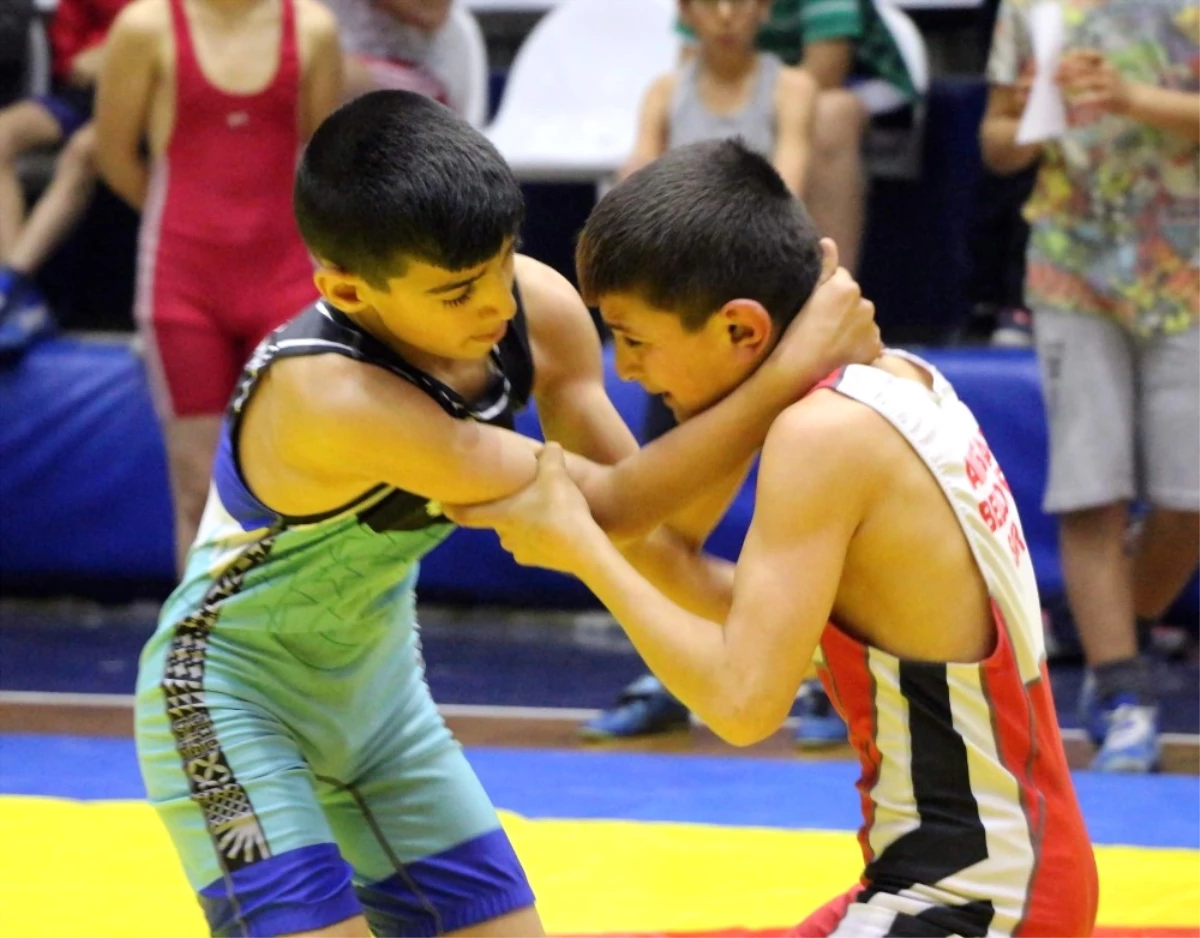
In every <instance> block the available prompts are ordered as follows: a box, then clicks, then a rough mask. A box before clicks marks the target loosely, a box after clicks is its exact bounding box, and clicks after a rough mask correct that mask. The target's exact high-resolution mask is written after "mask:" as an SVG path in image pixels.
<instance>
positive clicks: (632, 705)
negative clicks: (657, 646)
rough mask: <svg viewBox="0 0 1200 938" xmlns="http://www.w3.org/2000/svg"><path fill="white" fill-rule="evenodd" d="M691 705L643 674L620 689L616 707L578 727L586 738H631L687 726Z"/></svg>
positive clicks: (649, 676)
mask: <svg viewBox="0 0 1200 938" xmlns="http://www.w3.org/2000/svg"><path fill="white" fill-rule="evenodd" d="M690 720H691V715H690V714H689V712H688V708H687V707H685V706H684V705H683V704H681V703H680V702H679V701H678V700H676V699H675V698H674V697H672V696H671V694H670V693H669V692H668V691H667V689H666V688H665V687H663V686H662V684H661V683H660V682H659V680H658V678H656V677H654V676H653V675H651V674H646V675H643V676H642V677H639V678H638V679H637V680H636V681H634V682H633V683H632V684H630V685H629V686H628V687H626V688H625V690H623V691H622V692H621V696H620V699H618V700H617V704H616V706H615V707H611V708H610V709H608V710H605V711H604V712H603V713H601V714H600V715H599V716H598V717H594V718H592V719H591V720H588V721H587V722H586V723H583V724H581V725H580V727H579V735H580V736H582V737H583V738H584V739H586V740H603V739H629V738H632V737H635V736H652V735H654V734H655V733H667V732H670V731H671V730H680V729H686V728H687V727H688V725H689V723H690Z"/></svg>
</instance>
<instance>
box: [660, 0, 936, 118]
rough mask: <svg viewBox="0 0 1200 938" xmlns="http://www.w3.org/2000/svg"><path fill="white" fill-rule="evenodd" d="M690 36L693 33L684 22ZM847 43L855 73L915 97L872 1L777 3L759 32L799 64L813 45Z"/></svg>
mask: <svg viewBox="0 0 1200 938" xmlns="http://www.w3.org/2000/svg"><path fill="white" fill-rule="evenodd" d="M678 29H679V31H680V33H681V34H683V35H684V36H688V37H690V36H692V31H691V30H690V29H689V28H688V27H687V26H686V25H685V24H683V23H679V25H678ZM836 39H847V40H849V41H850V42H852V43H853V44H854V74H855V75H859V76H867V77H870V78H881V79H883V80H884V81H886V82H888V83H889V84H891V85H894V86H895V87H896V88H897V89H899V90H900V91H901V92H902V93H903V94H904V95H905V96H906V97H909V98H915V97H916V96H917V95H916V90H915V89H914V88H913V83H912V79H911V78H910V77H909V74H908V69H907V68H906V67H905V65H904V57H903V56H901V54H900V49H899V48H898V47H897V45H896V41H895V40H894V39H893V38H892V34H891V33H890V32H888V28H887V26H885V25H884V22H883V20H882V19H880V17H879V13H878V11H877V10H876V9H875V4H874V3H873V2H872V0H774V2H773V3H772V4H771V16H770V19H768V20H767V22H766V23H765V24H764V25H763V28H762V29H761V30H759V33H758V48H759V49H760V50H761V51H763V52H773V53H774V54H775V55H777V56H779V57H780V58H781V59H783V61H784V62H786V63H787V64H788V65H798V64H799V63H800V57H801V55H802V53H803V51H804V44H805V43H808V42H827V41H830V40H836Z"/></svg>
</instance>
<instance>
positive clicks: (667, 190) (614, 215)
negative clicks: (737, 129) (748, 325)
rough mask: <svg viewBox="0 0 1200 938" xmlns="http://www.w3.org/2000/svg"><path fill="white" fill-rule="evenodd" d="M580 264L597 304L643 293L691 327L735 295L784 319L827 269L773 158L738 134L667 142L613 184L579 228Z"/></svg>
mask: <svg viewBox="0 0 1200 938" xmlns="http://www.w3.org/2000/svg"><path fill="white" fill-rule="evenodd" d="M575 267H576V271H577V273H578V276H579V286H580V292H581V293H582V294H583V297H584V299H585V300H586V301H587V302H588V304H590V305H593V306H594V305H596V303H597V302H598V301H599V299H600V298H601V297H602V296H604V295H606V294H609V293H636V294H638V295H639V296H641V297H642V298H643V299H645V300H646V301H647V302H649V303H650V304H652V305H653V306H656V307H658V308H660V309H663V310H667V311H669V312H672V313H675V314H676V315H678V316H679V318H680V319H681V320H682V322H683V326H684V328H685V329H688V330H697V329H700V328H701V327H703V325H704V323H705V322H706V321H707V320H708V318H709V317H710V316H711V315H712V314H713V313H715V312H716V311H717V310H719V309H720V308H721V307H722V306H724V305H725V304H726V303H727V302H729V301H730V300H733V299H739V298H742V299H752V300H757V301H758V302H759V303H762V305H763V306H764V307H765V308H766V309H767V311H768V312H769V313H770V315H771V319H772V320H773V321H774V322H775V323H776V324H777V325H779V326H781V327H782V326H786V325H787V323H789V322H791V320H792V319H793V318H794V317H795V315H796V313H798V312H799V311H800V308H801V307H802V306H803V305H804V303H805V302H806V301H807V300H808V297H809V296H810V295H811V294H812V291H813V289H814V288H815V287H816V285H817V281H818V279H819V278H820V274H821V248H820V239H819V237H818V235H817V230H816V228H815V226H814V225H813V222H812V219H811V218H810V217H809V215H808V212H807V210H806V209H805V208H804V205H803V203H801V202H800V200H799V199H797V198H796V197H795V196H793V195H792V193H791V192H790V191H789V190H788V188H787V186H786V185H784V182H783V180H782V179H781V178H780V177H779V174H778V173H777V172H775V169H774V168H773V167H772V166H771V164H770V163H769V162H767V160H765V159H763V158H762V157H761V156H759V155H758V154H756V153H754V152H752V151H750V150H749V149H747V148H746V147H745V146H744V145H743V144H742V143H741V141H738V140H721V141H706V142H703V143H695V144H691V145H689V146H683V147H679V148H677V149H674V150H669V151H667V152H666V153H665V154H663V155H662V156H661V157H659V158H658V159H657V160H655V161H654V162H653V163H651V164H650V165H648V166H646V167H645V168H643V169H641V170H639V171H638V172H636V173H634V174H633V175H632V176H630V177H629V178H628V179H626V180H625V181H624V182H622V183H620V185H618V186H616V187H615V188H614V189H612V190H611V191H610V192H609V193H608V194H607V195H605V196H604V198H603V199H601V200H600V202H599V204H598V205H597V206H596V207H595V209H594V210H593V211H592V214H591V216H590V217H589V218H588V220H587V224H586V225H585V226H584V229H583V232H582V233H581V234H580V236H579V243H578V245H577V247H576V251H575Z"/></svg>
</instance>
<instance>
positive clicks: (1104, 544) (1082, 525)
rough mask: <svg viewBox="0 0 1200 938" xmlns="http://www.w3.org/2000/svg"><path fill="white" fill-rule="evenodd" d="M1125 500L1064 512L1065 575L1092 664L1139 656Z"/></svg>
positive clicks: (1061, 522) (1061, 533)
mask: <svg viewBox="0 0 1200 938" xmlns="http://www.w3.org/2000/svg"><path fill="white" fill-rule="evenodd" d="M1128 517H1129V509H1128V506H1126V504H1125V503H1124V502H1120V503H1117V504H1115V505H1105V506H1103V507H1101V508H1090V509H1086V510H1084V511H1075V512H1070V513H1068V514H1064V515H1060V516H1059V519H1058V523H1059V539H1060V544H1061V553H1062V568H1063V580H1064V581H1065V584H1066V588H1067V599H1068V600H1069V601H1070V604H1071V613H1072V615H1073V616H1074V617H1075V624H1076V627H1077V628H1078V630H1079V641H1080V643H1081V644H1082V645H1083V652H1084V655H1085V657H1086V658H1087V663H1088V665H1089V666H1090V667H1092V668H1095V667H1097V666H1099V665H1103V664H1108V663H1109V662H1113V661H1122V660H1124V659H1128V658H1136V657H1137V653H1138V647H1137V630H1136V628H1135V624H1134V612H1133V576H1132V564H1131V561H1130V558H1129V555H1128V553H1127V552H1126V550H1125V525H1126V522H1127V521H1128Z"/></svg>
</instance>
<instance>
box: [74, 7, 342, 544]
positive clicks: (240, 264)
mask: <svg viewBox="0 0 1200 938" xmlns="http://www.w3.org/2000/svg"><path fill="white" fill-rule="evenodd" d="M341 94H342V58H341V50H340V47H339V44H338V35H337V27H336V24H335V22H334V19H333V17H332V15H331V14H330V13H329V11H328V10H326V9H325V8H324V7H323V6H321V5H320V4H318V3H316V2H315V0H220V2H218V0H135V2H134V3H132V4H131V5H130V6H129V7H128V8H127V9H126V10H125V11H124V12H123V13H122V14H121V15H120V17H118V19H117V21H116V23H115V25H114V27H113V31H112V34H111V36H110V38H109V49H108V55H107V56H106V58H105V62H104V69H103V71H102V72H101V75H100V84H99V91H98V100H97V108H96V126H97V154H98V158H99V165H100V170H101V172H102V173H103V174H104V178H105V179H106V180H107V181H108V183H109V185H110V186H112V188H113V190H114V191H115V192H117V194H119V195H120V196H121V197H123V198H124V199H125V200H126V201H127V202H129V204H130V205H132V206H133V207H134V208H136V209H139V210H142V227H141V232H140V238H139V248H138V251H139V256H138V280H137V298H136V308H135V311H134V318H135V319H136V321H137V324H138V329H139V333H140V335H141V338H142V341H143V342H144V344H145V354H146V361H147V367H148V371H149V374H150V378H151V387H152V389H153V390H154V392H155V398H156V401H155V403H156V405H157V408H158V411H159V416H160V419H161V420H162V422H163V431H164V438H165V441H166V448H167V463H168V468H169V470H170V478H171V490H172V495H173V496H174V504H175V539H176V547H177V551H178V553H177V558H178V559H179V560H182V558H183V557H184V556H186V554H187V550H188V547H189V546H190V545H191V542H192V540H193V538H194V537H195V534H196V529H197V527H198V525H199V522H200V514H201V512H202V510H203V508H204V502H205V498H206V496H207V493H208V486H209V477H210V469H211V466H212V460H213V454H214V451H215V447H216V443H217V437H218V433H219V428H220V424H221V415H222V414H223V412H224V410H225V407H226V405H227V404H228V402H229V397H230V394H231V393H232V391H233V387H234V383H235V382H236V380H237V377H238V375H239V374H240V372H241V370H242V366H243V364H244V363H245V361H246V359H247V358H248V357H249V355H250V353H251V352H252V351H253V349H254V347H255V346H256V345H257V344H258V342H259V340H260V339H261V338H262V337H263V336H264V335H266V333H268V332H270V331H271V330H272V329H274V328H275V327H276V326H278V325H280V324H281V323H283V322H285V321H286V320H287V319H289V318H291V317H292V316H293V315H295V314H296V312H297V311H299V310H300V309H302V308H303V307H304V306H306V305H307V304H308V303H310V302H311V301H312V300H314V299H315V298H316V296H317V292H316V288H315V286H314V285H313V277H312V275H313V269H312V264H311V261H310V260H309V256H308V251H307V249H306V248H305V246H304V243H303V242H302V241H301V240H300V234H299V231H298V230H297V228H296V223H295V220H294V218H293V215H292V182H293V175H294V171H295V166H296V160H297V158H298V155H299V151H300V148H301V145H302V143H303V142H304V141H305V140H306V139H307V138H308V136H309V134H311V133H312V131H313V130H314V129H315V128H316V127H317V125H318V124H319V123H320V122H321V121H322V120H323V119H324V117H325V116H326V115H327V114H328V113H329V112H330V111H331V110H333V108H334V107H335V106H336V105H337V103H338V102H339V100H340V99H341ZM143 144H145V146H146V148H148V153H149V158H148V159H147V157H146V156H145V155H144V152H145V151H144V150H143Z"/></svg>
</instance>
